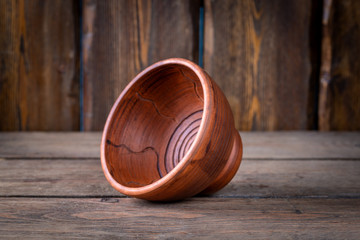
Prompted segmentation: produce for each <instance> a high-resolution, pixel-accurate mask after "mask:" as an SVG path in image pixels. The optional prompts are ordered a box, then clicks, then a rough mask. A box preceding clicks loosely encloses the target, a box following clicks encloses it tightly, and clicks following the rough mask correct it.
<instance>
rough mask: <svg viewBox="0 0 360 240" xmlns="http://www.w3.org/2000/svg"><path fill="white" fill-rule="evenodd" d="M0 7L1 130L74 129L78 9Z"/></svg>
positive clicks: (71, 5)
mask: <svg viewBox="0 0 360 240" xmlns="http://www.w3.org/2000/svg"><path fill="white" fill-rule="evenodd" d="M0 5H1V6H0V19H1V20H0V69H1V70H0V116H1V117H0V130H77V129H79V101H78V100H79V84H78V82H79V57H78V55H79V34H78V32H79V28H78V26H79V24H78V22H79V21H78V11H77V10H78V7H77V3H76V2H75V1H72V0H66V1H61V0H55V1H42V0H32V1H23V0H16V1H11V0H4V1H1V3H0Z"/></svg>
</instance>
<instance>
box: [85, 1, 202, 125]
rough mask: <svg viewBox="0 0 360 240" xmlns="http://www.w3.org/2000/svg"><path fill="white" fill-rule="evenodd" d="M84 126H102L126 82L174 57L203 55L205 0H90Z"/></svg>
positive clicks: (86, 50) (87, 20)
mask: <svg viewBox="0 0 360 240" xmlns="http://www.w3.org/2000/svg"><path fill="white" fill-rule="evenodd" d="M83 14H84V19H83V32H84V39H83V53H84V129H85V130H102V129H103V127H104V124H105V120H106V117H107V115H108V113H109V111H110V109H111V106H112V105H113V103H114V102H115V99H116V98H117V97H118V96H119V94H120V93H121V91H122V90H123V89H124V88H125V86H126V85H127V84H128V83H129V82H130V80H132V78H133V77H135V75H136V74H137V73H139V72H140V71H141V70H143V69H144V68H145V67H147V66H149V65H150V64H152V63H154V62H156V61H159V60H161V59H165V58H169V57H182V58H186V59H189V60H193V61H195V62H197V60H198V21H199V1H197V0H196V1H190V0H185V1H181V0H176V1H161V0H156V1H146V0H144V1H140V0H138V1H90V0H89V1H84V3H83Z"/></svg>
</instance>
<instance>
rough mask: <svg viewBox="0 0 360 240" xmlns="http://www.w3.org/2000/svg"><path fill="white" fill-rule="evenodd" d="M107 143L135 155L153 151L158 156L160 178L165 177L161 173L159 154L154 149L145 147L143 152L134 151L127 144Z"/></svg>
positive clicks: (107, 141)
mask: <svg viewBox="0 0 360 240" xmlns="http://www.w3.org/2000/svg"><path fill="white" fill-rule="evenodd" d="M106 143H107V144H109V145H111V146H113V147H116V148H125V149H126V150H127V151H128V152H130V153H133V154H139V153H144V152H146V151H153V152H154V153H155V155H156V165H157V170H158V173H159V176H160V178H162V177H163V175H162V174H161V171H160V163H159V153H158V152H157V151H156V149H155V148H154V147H151V146H149V147H145V148H144V149H143V150H141V151H134V150H132V149H131V148H129V147H128V146H127V145H126V144H123V143H122V144H115V143H113V142H111V141H110V140H109V139H107V140H106Z"/></svg>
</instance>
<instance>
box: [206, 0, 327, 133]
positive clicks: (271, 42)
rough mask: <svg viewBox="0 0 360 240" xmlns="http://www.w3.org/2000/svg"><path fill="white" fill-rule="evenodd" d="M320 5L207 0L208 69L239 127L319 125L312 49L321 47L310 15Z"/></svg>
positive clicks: (295, 127) (302, 126)
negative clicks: (314, 39) (316, 40)
mask: <svg viewBox="0 0 360 240" xmlns="http://www.w3.org/2000/svg"><path fill="white" fill-rule="evenodd" d="M319 9H321V5H320V4H318V2H317V1H310V0H308V1H286V0H283V1H281V0H280V1H236V0H226V1H216V0H205V41H204V44H205V45H204V46H205V51H204V66H205V70H206V71H208V72H209V74H210V76H212V77H213V79H214V80H215V81H217V83H218V84H219V85H220V87H221V88H222V90H223V91H224V92H225V95H226V96H227V98H228V99H229V102H230V105H231V106H232V110H233V112H234V115H235V123H236V127H237V128H238V129H239V130H275V129H276V130H292V129H312V128H314V127H315V126H314V125H315V115H316V111H315V106H316V105H317V102H316V101H315V97H314V96H313V94H315V92H314V91H313V88H314V84H313V81H316V82H317V81H318V80H317V78H318V77H317V75H316V74H313V71H317V70H316V67H317V64H318V56H316V50H315V52H313V51H312V48H315V47H316V48H318V47H319V46H320V45H319V46H316V44H314V43H313V40H312V37H313V36H312V33H313V32H314V28H316V27H317V25H319V24H316V22H315V21H312V19H313V18H314V16H313V15H314V14H320V15H319V16H321V12H320V11H319ZM319 26H320V27H321V25H319ZM318 30H319V31H320V29H318Z"/></svg>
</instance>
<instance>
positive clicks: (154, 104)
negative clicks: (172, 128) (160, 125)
mask: <svg viewBox="0 0 360 240" xmlns="http://www.w3.org/2000/svg"><path fill="white" fill-rule="evenodd" d="M136 95H137V96H138V97H139V99H140V100H142V101H145V102H150V103H151V104H152V105H153V107H154V108H155V110H156V112H157V113H158V114H159V115H160V116H162V117H165V118H171V119H172V120H173V121H175V122H177V120H176V118H175V117H172V116H167V115H165V114H163V113H161V112H160V111H159V108H158V107H157V105H156V103H155V102H154V101H153V100H151V99H148V98H144V97H143V96H141V95H140V93H139V92H136Z"/></svg>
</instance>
